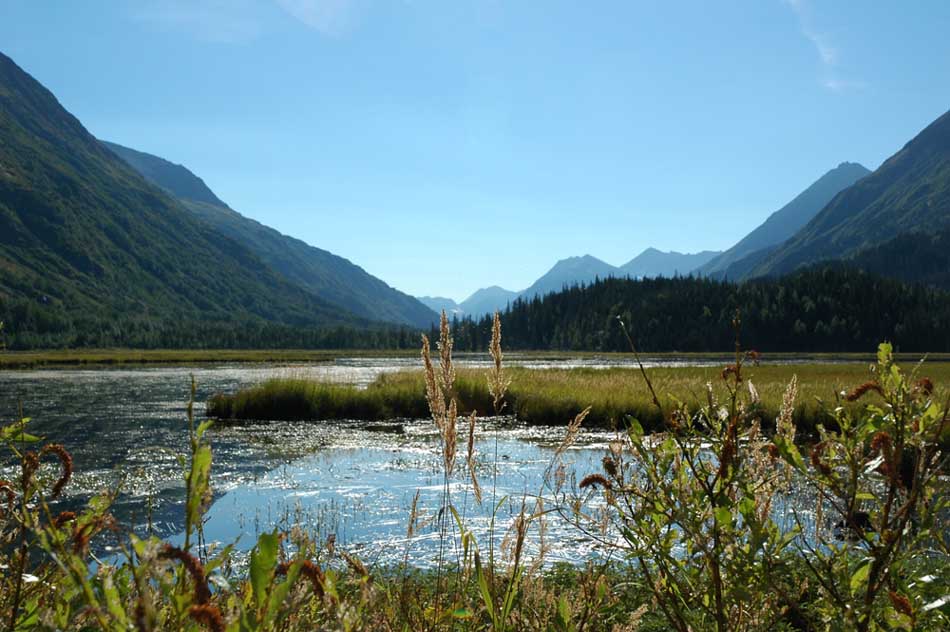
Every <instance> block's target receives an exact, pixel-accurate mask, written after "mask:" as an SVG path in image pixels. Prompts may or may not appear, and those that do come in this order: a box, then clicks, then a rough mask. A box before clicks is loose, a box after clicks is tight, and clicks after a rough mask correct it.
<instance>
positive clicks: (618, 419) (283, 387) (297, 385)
mask: <svg viewBox="0 0 950 632" xmlns="http://www.w3.org/2000/svg"><path fill="white" fill-rule="evenodd" d="M747 370H748V376H749V379H750V381H751V382H752V383H753V384H754V386H755V388H756V390H757V392H758V396H759V404H758V405H759V407H760V412H761V415H762V417H763V419H766V420H774V419H775V417H776V415H777V414H778V412H779V410H780V408H781V406H782V398H783V394H784V392H785V387H786V385H787V384H788V382H789V380H790V379H791V378H792V376H793V375H794V376H797V380H798V384H799V391H800V396H799V398H798V403H797V404H796V406H795V408H794V410H793V411H792V415H793V419H794V421H795V423H796V424H797V425H798V427H799V428H800V429H802V430H803V431H804V432H811V431H813V430H814V428H815V427H816V426H817V425H818V424H819V423H821V422H826V423H827V422H829V421H830V412H829V409H833V407H834V405H835V403H836V400H837V399H840V396H841V392H842V391H843V390H845V389H847V388H849V387H850V385H852V384H854V383H856V382H860V381H862V380H863V379H864V378H865V377H866V375H867V371H868V365H867V364H858V363H853V364H809V365H801V364H798V365H790V364H781V365H769V364H765V363H763V364H760V365H759V366H749V367H748V369H747ZM455 371H456V375H455V381H454V394H455V397H456V399H457V401H458V407H459V411H461V412H462V413H469V412H471V411H473V410H474V411H477V412H478V414H479V415H490V414H492V413H493V411H494V410H495V401H494V396H493V395H492V393H491V392H490V385H489V383H488V381H487V380H486V378H485V374H484V372H483V371H479V370H475V369H464V368H456V370H455ZM506 371H507V375H508V378H509V379H510V380H511V386H510V387H509V388H508V389H507V392H506V397H505V402H506V408H505V410H504V411H503V412H504V413H506V414H512V415H514V416H515V417H516V418H517V419H518V420H520V421H522V422H524V423H527V424H538V425H545V424H554V425H557V424H563V423H564V420H565V419H572V418H574V416H576V415H577V414H578V413H579V412H581V411H582V410H584V409H586V408H587V407H588V406H589V407H590V413H589V414H588V417H587V420H586V422H585V423H586V424H587V425H588V426H599V427H622V426H623V425H624V423H625V420H626V419H627V418H628V417H633V418H635V419H638V420H639V421H640V423H641V424H642V425H643V426H644V428H645V429H647V430H648V431H650V430H656V429H660V428H661V427H662V426H663V422H664V419H663V415H662V414H661V412H660V409H658V408H657V407H656V406H655V405H654V404H653V400H652V396H651V394H650V392H649V390H648V389H647V387H646V386H645V385H644V383H643V381H642V379H641V378H640V375H639V373H638V371H636V370H634V369H628V368H610V369H590V368H573V369H527V368H519V367H514V368H507V369H506ZM721 371H722V369H721V367H717V368H712V367H709V368H707V367H676V368H669V367H660V368H651V369H649V372H650V378H651V380H652V381H653V384H654V387H655V389H656V391H657V394H658V396H659V398H660V400H661V402H662V404H663V407H664V408H665V409H670V408H672V407H673V406H674V405H675V404H676V403H683V404H686V405H688V406H689V407H691V408H693V409H696V408H698V407H699V406H701V405H703V404H705V403H706V400H707V385H712V387H713V392H714V394H716V395H717V396H719V397H722V396H724V395H725V394H726V389H725V387H724V386H723V384H722V380H721V379H720V373H721ZM927 371H928V373H929V374H930V375H932V376H933V379H934V380H935V381H936V382H937V383H938V384H948V383H950V363H936V364H928V365H927ZM947 394H948V391H947V390H946V389H945V388H944V387H940V390H939V391H938V395H939V396H945V395H947ZM821 402H824V404H822V403H821ZM842 404H843V405H848V406H851V404H848V403H846V402H842ZM208 414H209V415H210V416H213V417H217V418H219V419H221V420H222V421H228V420H254V419H257V420H324V419H364V420H381V419H393V418H421V417H427V416H428V414H429V410H428V404H427V402H426V386H425V376H424V373H423V371H401V372H395V373H384V374H382V375H380V376H379V377H378V378H377V379H376V380H375V381H374V382H373V383H371V384H370V385H369V386H368V387H367V388H365V389H360V388H357V387H355V386H349V385H341V384H331V383H326V382H321V381H318V380H310V379H303V378H296V377H288V378H274V379H271V380H268V381H266V382H264V383H263V384H260V385H257V386H252V387H249V388H246V389H242V390H239V391H238V392H236V393H234V394H217V395H214V396H213V397H211V398H210V400H209V402H208ZM769 424H771V421H767V425H769Z"/></svg>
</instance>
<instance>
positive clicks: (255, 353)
mask: <svg viewBox="0 0 950 632" xmlns="http://www.w3.org/2000/svg"><path fill="white" fill-rule="evenodd" d="M418 355H419V351H418V350H416V349H53V350H37V351H5V352H3V353H0V371H11V370H21V369H35V368H48V369H56V368H75V367H81V366H89V367H110V366H119V365H121V366H150V365H165V366H191V365H207V364H223V363H227V364H266V363H279V362H300V363H322V362H332V361H334V360H339V359H344V358H416V357H418ZM455 355H456V358H457V360H458V361H460V362H464V361H465V360H466V359H485V358H487V357H488V354H487V352H456V354H455ZM505 356H506V358H507V359H508V360H509V361H518V360H566V359H598V358H602V359H604V360H606V361H613V362H620V361H630V362H632V361H633V360H634V356H633V354H631V353H619V352H600V351H548V350H542V351H537V350H536V351H507V352H506V353H505ZM733 357H734V356H733V354H732V353H731V352H728V351H724V352H719V353H715V352H689V353H685V352H678V351H665V352H644V353H642V354H641V358H642V359H643V361H644V362H655V361H665V362H677V361H682V362H722V363H728V362H730V361H731V360H732V358H733ZM895 358H896V359H897V360H898V361H900V362H905V363H906V362H917V361H919V360H920V359H921V358H925V359H926V360H927V361H928V362H935V363H942V362H950V353H946V352H942V353H931V354H920V353H900V354H895ZM762 359H763V362H764V363H768V362H769V361H778V362H783V363H785V362H795V363H803V364H807V363H819V364H821V363H831V364H848V363H854V362H874V361H875V356H874V354H872V353H834V352H828V353H795V352H779V353H768V352H767V351H766V352H763V358H762Z"/></svg>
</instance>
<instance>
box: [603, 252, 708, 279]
mask: <svg viewBox="0 0 950 632" xmlns="http://www.w3.org/2000/svg"><path fill="white" fill-rule="evenodd" d="M719 254H720V253H719V252H716V251H712V250H703V251H701V252H697V253H682V252H676V251H675V250H671V251H669V252H663V251H662V250H658V249H657V248H654V247H652V246H651V247H649V248H646V249H644V251H643V252H641V253H640V254H638V255H637V256H636V257H634V258H633V259H631V260H630V261H628V262H627V263H625V264H623V265H622V266H620V271H621V272H622V273H623V274H624V275H626V276H631V277H660V276H662V277H672V276H686V275H688V274H690V273H692V272H693V271H694V270H695V269H696V268H698V267H700V266H702V265H704V264H705V263H707V262H708V261H709V260H711V259H713V258H714V257H716V256H718V255H719Z"/></svg>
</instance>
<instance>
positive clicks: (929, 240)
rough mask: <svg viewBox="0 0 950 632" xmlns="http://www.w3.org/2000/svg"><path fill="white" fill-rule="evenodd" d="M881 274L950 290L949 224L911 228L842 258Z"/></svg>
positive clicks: (858, 266)
mask: <svg viewBox="0 0 950 632" xmlns="http://www.w3.org/2000/svg"><path fill="white" fill-rule="evenodd" d="M844 263H845V264H846V265H850V266H853V267H856V268H860V269H862V270H866V271H868V272H871V273H872V274H878V275H880V276H884V277H891V278H894V279H901V280H903V281H908V282H912V283H922V284H924V285H929V286H933V287H938V288H942V289H945V290H950V227H947V228H943V229H941V230H938V231H936V232H934V233H924V232H920V231H913V232H909V233H903V234H901V235H898V236H897V237H895V238H894V239H891V240H890V241H886V242H884V243H882V244H878V245H876V246H871V247H870V248H865V249H864V250H861V251H859V252H858V253H856V254H855V255H854V256H853V257H850V258H848V259H846V260H845V261H844Z"/></svg>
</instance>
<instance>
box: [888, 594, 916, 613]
mask: <svg viewBox="0 0 950 632" xmlns="http://www.w3.org/2000/svg"><path fill="white" fill-rule="evenodd" d="M887 596H888V597H890V598H891V604H892V605H893V606H894V610H897V611H898V612H900V613H901V614H905V615H907V616H908V617H910V618H912V619H913V618H914V608H913V606H912V605H911V603H910V599H908V598H907V597H905V596H904V595H902V594H900V593H898V592H895V591H893V590H891V591H889V592H888V593H887Z"/></svg>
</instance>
